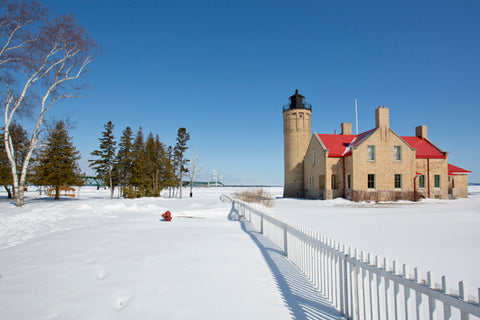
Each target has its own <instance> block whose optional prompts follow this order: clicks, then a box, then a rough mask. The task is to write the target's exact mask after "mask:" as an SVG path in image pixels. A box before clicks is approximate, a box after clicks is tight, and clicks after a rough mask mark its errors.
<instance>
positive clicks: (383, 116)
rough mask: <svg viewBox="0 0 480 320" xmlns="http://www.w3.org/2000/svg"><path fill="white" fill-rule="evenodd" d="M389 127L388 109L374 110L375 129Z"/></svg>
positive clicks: (379, 108)
mask: <svg viewBox="0 0 480 320" xmlns="http://www.w3.org/2000/svg"><path fill="white" fill-rule="evenodd" d="M389 127H390V120H389V115H388V108H385V107H378V108H377V109H376V110H375V128H384V129H388V128H389Z"/></svg>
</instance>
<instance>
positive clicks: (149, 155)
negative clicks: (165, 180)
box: [145, 132, 163, 197]
mask: <svg viewBox="0 0 480 320" xmlns="http://www.w3.org/2000/svg"><path fill="white" fill-rule="evenodd" d="M162 149H163V147H162V144H161V142H160V138H159V137H158V136H157V137H156V139H154V138H153V134H152V133H151V132H150V133H149V135H148V137H147V141H146V142H145V164H146V169H147V173H148V183H149V188H148V194H149V195H151V196H154V197H158V196H159V195H160V191H161V183H160V173H161V155H162Z"/></svg>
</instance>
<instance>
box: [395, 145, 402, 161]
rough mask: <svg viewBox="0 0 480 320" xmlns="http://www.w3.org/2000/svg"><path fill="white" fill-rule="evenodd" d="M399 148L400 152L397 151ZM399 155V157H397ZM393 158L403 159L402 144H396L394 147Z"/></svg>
mask: <svg viewBox="0 0 480 320" xmlns="http://www.w3.org/2000/svg"><path fill="white" fill-rule="evenodd" d="M397 150H398V152H397ZM397 156H398V159H397ZM393 159H394V160H395V161H402V146H394V147H393Z"/></svg>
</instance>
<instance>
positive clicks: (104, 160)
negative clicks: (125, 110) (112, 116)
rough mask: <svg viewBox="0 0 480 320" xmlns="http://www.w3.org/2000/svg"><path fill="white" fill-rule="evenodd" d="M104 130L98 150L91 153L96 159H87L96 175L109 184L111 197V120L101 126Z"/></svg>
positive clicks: (112, 145) (113, 158)
mask: <svg viewBox="0 0 480 320" xmlns="http://www.w3.org/2000/svg"><path fill="white" fill-rule="evenodd" d="M103 127H104V128H105V131H103V132H102V137H101V138H99V139H98V140H99V141H100V150H95V151H93V152H92V153H91V155H92V156H94V157H96V158H97V159H94V160H89V162H90V167H91V168H92V169H94V170H95V171H96V172H97V177H98V178H101V179H103V181H104V182H105V184H108V185H109V186H110V197H111V198H113V189H114V180H113V179H112V170H113V164H114V161H115V145H116V144H117V142H116V141H115V137H114V136H113V124H112V121H108V122H107V124H106V125H104V126H103Z"/></svg>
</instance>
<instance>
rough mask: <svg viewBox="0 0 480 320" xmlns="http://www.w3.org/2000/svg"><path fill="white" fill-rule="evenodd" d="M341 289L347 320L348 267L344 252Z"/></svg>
mask: <svg viewBox="0 0 480 320" xmlns="http://www.w3.org/2000/svg"><path fill="white" fill-rule="evenodd" d="M343 289H344V294H343V297H344V299H345V315H346V316H347V318H348V317H349V316H350V312H349V308H348V265H347V254H346V252H344V253H343Z"/></svg>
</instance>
